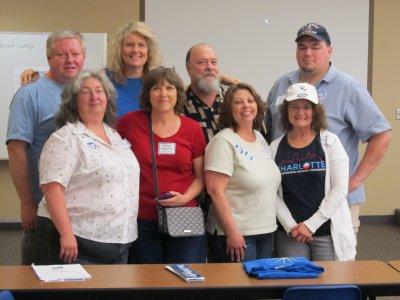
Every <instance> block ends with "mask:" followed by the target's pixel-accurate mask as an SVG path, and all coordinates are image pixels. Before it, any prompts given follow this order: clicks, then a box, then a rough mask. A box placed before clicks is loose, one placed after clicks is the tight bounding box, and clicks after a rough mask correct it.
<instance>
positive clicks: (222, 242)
mask: <svg viewBox="0 0 400 300" xmlns="http://www.w3.org/2000/svg"><path fill="white" fill-rule="evenodd" d="M273 236H274V233H273V232H271V233H265V234H257V235H247V236H244V237H243V238H244V241H245V243H246V246H247V247H246V248H245V250H244V258H243V261H248V260H254V259H261V258H270V257H271V253H272V245H273ZM207 238H208V246H209V253H208V261H209V262H214V263H224V262H231V259H230V257H229V256H228V255H227V254H226V236H225V235H217V233H216V232H215V233H214V234H208V235H207Z"/></svg>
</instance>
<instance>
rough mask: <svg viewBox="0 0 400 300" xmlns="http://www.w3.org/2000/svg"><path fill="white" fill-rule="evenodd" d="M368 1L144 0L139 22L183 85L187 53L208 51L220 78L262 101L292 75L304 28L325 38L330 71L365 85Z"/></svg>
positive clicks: (295, 66) (186, 77) (187, 80)
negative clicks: (235, 81)
mask: <svg viewBox="0 0 400 300" xmlns="http://www.w3.org/2000/svg"><path fill="white" fill-rule="evenodd" d="M369 5H370V3H369V0H351V1H349V0H334V1H321V0H301V1H295V0H247V1H246V0H218V1H216V0H202V1H198V0H168V1H164V0H145V22H146V23H147V24H148V25H149V26H150V27H151V28H152V29H153V30H154V32H155V34H156V35H157V37H158V40H159V42H160V48H161V52H162V54H163V57H164V65H165V66H174V67H175V68H176V70H177V72H178V73H179V75H180V76H181V77H182V78H183V79H184V81H185V82H189V77H188V76H187V72H186V68H185V56H186V52H187V50H188V49H189V48H190V47H191V46H192V45H194V44H196V43H200V42H205V43H209V44H210V45H212V46H213V48H214V49H215V50H216V52H217V56H218V58H219V65H220V70H221V72H223V73H224V74H230V75H232V76H234V77H238V78H239V79H241V80H242V81H243V82H247V83H250V84H251V85H253V86H254V87H255V88H256V90H257V91H258V92H259V93H260V94H261V97H262V98H263V99H264V100H265V99H266V97H267V95H268V92H269V90H270V89H271V87H272V85H273V83H274V82H275V80H276V79H278V78H279V77H280V76H282V75H284V74H286V73H288V72H290V71H293V70H295V69H297V63H296V58H295V51H296V43H295V42H294V39H295V37H296V34H297V31H298V29H299V28H300V27H301V26H303V25H305V24H306V23H309V22H316V23H320V24H321V25H324V26H325V27H326V28H327V31H328V32H329V34H330V37H331V41H332V47H333V55H332V61H333V62H334V64H335V66H336V67H337V68H339V69H341V70H343V71H345V72H347V73H349V74H350V75H352V76H353V77H355V78H356V79H358V80H359V81H360V82H362V83H363V84H364V85H367V78H368V37H369Z"/></svg>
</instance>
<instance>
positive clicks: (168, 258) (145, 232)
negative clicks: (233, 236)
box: [131, 220, 206, 264]
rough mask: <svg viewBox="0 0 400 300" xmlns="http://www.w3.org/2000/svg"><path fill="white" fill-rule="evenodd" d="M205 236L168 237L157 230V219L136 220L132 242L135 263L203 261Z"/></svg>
mask: <svg viewBox="0 0 400 300" xmlns="http://www.w3.org/2000/svg"><path fill="white" fill-rule="evenodd" d="M205 249H206V236H205V235H202V236H190V237H176V238H175V237H170V236H168V235H165V234H162V233H159V232H158V224H157V221H145V220H138V239H137V240H136V241H135V242H134V243H133V247H132V249H131V251H134V257H135V261H136V263H139V264H140V263H142V264H161V263H204V262H205V261H206V251H205Z"/></svg>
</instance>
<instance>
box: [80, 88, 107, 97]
mask: <svg viewBox="0 0 400 300" xmlns="http://www.w3.org/2000/svg"><path fill="white" fill-rule="evenodd" d="M105 92H106V91H105V90H104V89H102V88H98V89H95V90H91V89H87V88H83V89H81V90H80V91H79V95H81V96H84V97H89V96H90V95H92V94H93V95H96V96H99V95H102V94H104V93H105Z"/></svg>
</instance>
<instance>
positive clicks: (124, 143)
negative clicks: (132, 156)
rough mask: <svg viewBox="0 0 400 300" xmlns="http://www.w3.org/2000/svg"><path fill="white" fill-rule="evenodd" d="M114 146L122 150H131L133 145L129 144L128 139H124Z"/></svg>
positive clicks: (116, 142)
mask: <svg viewBox="0 0 400 300" xmlns="http://www.w3.org/2000/svg"><path fill="white" fill-rule="evenodd" d="M114 145H115V147H117V148H120V149H129V148H130V147H131V143H129V142H128V141H127V140H126V139H123V140H121V141H115V142H114Z"/></svg>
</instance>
